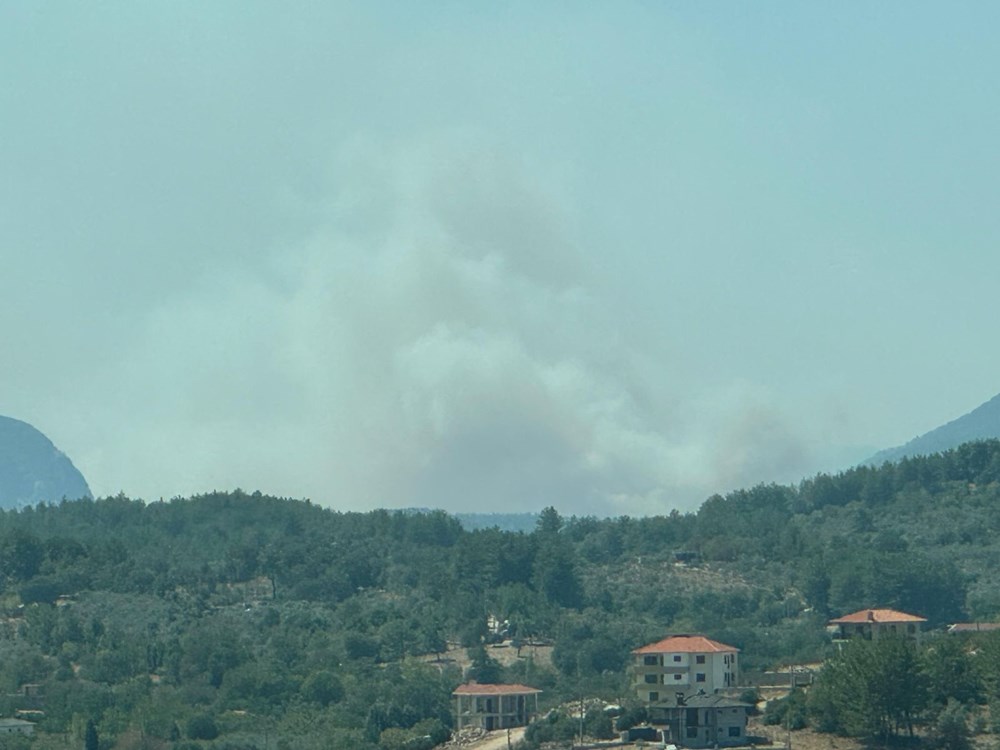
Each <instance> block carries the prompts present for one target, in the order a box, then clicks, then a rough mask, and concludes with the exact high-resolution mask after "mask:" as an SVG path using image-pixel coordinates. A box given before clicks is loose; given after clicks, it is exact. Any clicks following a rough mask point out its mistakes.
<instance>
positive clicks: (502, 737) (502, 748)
mask: <svg viewBox="0 0 1000 750" xmlns="http://www.w3.org/2000/svg"><path fill="white" fill-rule="evenodd" d="M522 737H524V727H517V728H516V729H511V730H510V744H511V746H514V745H516V744H517V743H518V742H519V741H520V740H521V738H522ZM462 750H507V730H506V729H501V730H499V731H496V732H490V733H489V734H487V735H486V736H485V737H483V738H482V739H481V740H479V741H478V742H475V743H474V744H472V745H463V746H462Z"/></svg>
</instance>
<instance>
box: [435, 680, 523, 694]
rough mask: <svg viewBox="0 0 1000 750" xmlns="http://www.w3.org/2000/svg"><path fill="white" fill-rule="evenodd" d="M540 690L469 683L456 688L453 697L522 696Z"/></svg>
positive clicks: (516, 686) (520, 686)
mask: <svg viewBox="0 0 1000 750" xmlns="http://www.w3.org/2000/svg"><path fill="white" fill-rule="evenodd" d="M540 692H542V691H541V690H539V689H538V688H533V687H528V686H527V685H516V684H515V685H485V684H480V683H478V682H469V683H466V684H465V685H459V686H458V687H457V688H455V692H453V693H452V695H521V694H524V693H540Z"/></svg>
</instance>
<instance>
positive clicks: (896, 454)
mask: <svg viewBox="0 0 1000 750" xmlns="http://www.w3.org/2000/svg"><path fill="white" fill-rule="evenodd" d="M991 438H1000V394H997V395H996V396H994V397H993V398H991V399H990V400H989V401H986V402H985V403H983V404H980V405H979V406H977V407H976V408H975V409H973V410H972V411H970V412H968V413H967V414H963V415H962V416H960V417H957V418H956V419H953V420H951V421H950V422H946V423H945V424H943V425H941V426H940V427H935V428H934V429H933V430H930V431H929V432H925V433H924V434H923V435H918V436H917V437H915V438H913V439H912V440H910V441H909V442H906V443H904V444H903V445H898V446H896V447H894V448H886V449H884V450H881V451H879V452H878V453H876V454H874V455H873V456H872V457H871V458H869V459H867V460H866V461H864V462H863V463H864V464H866V465H875V466H878V465H881V464H883V463H885V462H886V461H898V460H900V459H902V458H906V457H910V456H927V455H930V454H932V453H940V452H942V451H946V450H949V449H951V448H957V447H958V446H959V445H961V444H962V443H968V442H972V441H974V440H989V439H991Z"/></svg>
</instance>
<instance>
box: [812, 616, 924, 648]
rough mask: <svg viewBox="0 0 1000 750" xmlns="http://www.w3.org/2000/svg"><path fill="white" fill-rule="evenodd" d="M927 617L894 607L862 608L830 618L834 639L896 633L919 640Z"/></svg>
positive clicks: (875, 637)
mask: <svg viewBox="0 0 1000 750" xmlns="http://www.w3.org/2000/svg"><path fill="white" fill-rule="evenodd" d="M925 622H927V618H925V617H919V616H917V615H910V614H907V613H906V612H899V611H897V610H895V609H862V610H859V611H857V612H852V613H851V614H849V615H844V616H843V617H838V618H836V619H835V620H830V622H829V626H830V628H831V629H833V631H834V633H833V638H834V640H844V641H846V640H848V639H850V638H864V639H865V640H868V641H872V640H878V639H879V638H880V637H885V636H890V635H898V636H903V637H905V638H911V639H913V640H915V641H917V642H919V641H920V629H921V625H923V623H925Z"/></svg>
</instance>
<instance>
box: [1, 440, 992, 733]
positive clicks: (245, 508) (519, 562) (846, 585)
mask: <svg viewBox="0 0 1000 750" xmlns="http://www.w3.org/2000/svg"><path fill="white" fill-rule="evenodd" d="M998 511H1000V442H998V441H983V442H976V443H970V444H966V445H963V446H961V447H960V448H957V449H954V450H951V451H947V452H945V453H942V454H937V455H934V456H930V457H926V458H908V459H903V460H902V461H900V462H898V463H895V464H885V465H883V466H881V467H878V468H874V467H858V468H854V469H851V470H849V471H845V472H842V473H840V474H835V475H825V474H823V475H818V476H816V477H813V478H810V479H808V480H806V481H803V482H801V483H800V484H799V485H797V486H790V485H774V484H771V485H760V486H757V487H753V488H750V489H745V490H740V491H737V492H733V493H730V494H728V495H726V496H713V497H711V498H709V499H707V500H706V501H705V502H704V503H703V505H702V506H701V507H700V508H699V510H698V511H697V512H694V513H679V512H677V511H673V512H670V513H669V514H667V515H662V516H655V517H646V518H628V517H622V518H612V519H600V518H593V517H562V516H561V515H560V514H559V513H558V512H557V511H556V510H555V509H553V508H547V509H545V510H544V511H543V512H542V513H541V514H540V516H539V518H538V522H537V525H536V527H535V528H534V530H532V531H531V532H528V533H524V532H505V531H500V530H499V529H496V528H493V529H476V530H471V531H470V530H465V529H463V527H462V525H461V524H460V523H459V521H458V520H457V519H456V518H454V517H452V516H449V515H448V514H446V513H444V512H441V511H433V512H402V511H395V512H393V511H385V510H377V511H372V512H368V513H351V512H338V511H336V510H331V509H326V508H321V507H318V506H317V505H314V504H312V503H310V502H309V501H303V500H292V499H284V498H276V497H269V496H264V495H261V494H260V493H247V492H243V491H240V490H234V491H231V492H213V493H210V494H205V495H199V496H196V497H191V498H174V499H173V500H171V501H169V502H162V501H161V502H150V503H147V502H143V501H142V500H137V499H130V498H128V497H125V496H122V495H119V496H117V497H108V498H103V499H99V500H89V499H84V500H75V501H64V502H62V503H59V504H52V505H47V504H41V505H37V506H33V507H26V508H24V509H21V510H19V511H7V512H3V513H2V514H0V716H4V717H9V716H13V715H15V713H16V712H21V713H20V714H19V715H23V716H31V717H33V718H32V720H35V721H37V732H36V736H35V737H34V738H30V739H28V738H10V739H7V740H5V742H6V743H7V744H6V745H5V746H6V747H21V746H22V745H23V746H24V747H32V748H35V749H36V750H47V748H65V747H81V748H82V747H87V750H91V748H94V747H99V748H106V749H109V750H110V749H111V748H120V749H122V750H127V749H129V748H156V749H166V748H171V749H173V750H194V749H195V748H228V749H230V750H245V749H246V750H248V749H250V748H254V749H258V750H260V749H263V748H288V749H291V748H296V749H299V748H301V749H303V750H309V749H310V748H317V749H319V748H324V749H326V748H334V749H337V748H343V749H344V750H347V749H350V750H376V749H379V750H396V749H400V750H401V749H402V748H408V749H409V750H425V749H426V748H430V747H433V746H434V745H435V744H439V743H441V742H442V741H444V740H445V739H447V737H448V735H449V733H450V729H451V725H452V717H451V698H450V696H451V692H452V690H454V688H455V687H456V686H457V685H458V684H460V682H462V681H464V680H465V679H468V678H469V677H470V676H471V677H474V678H476V679H478V680H479V681H481V682H488V681H511V682H522V683H526V684H530V685H533V686H535V687H538V688H541V689H542V690H543V691H544V693H543V695H542V702H543V704H544V706H545V707H549V706H555V705H558V704H559V703H561V702H563V701H565V700H568V699H570V698H573V697H579V696H581V695H587V696H593V697H602V698H605V699H608V700H614V701H617V702H620V703H622V704H624V705H625V706H626V707H629V701H630V698H629V693H630V691H629V689H628V676H627V669H628V662H629V654H630V651H631V650H632V649H634V648H636V647H638V646H641V645H643V644H644V643H648V642H651V641H654V640H657V639H659V638H662V637H663V636H664V635H665V634H666V633H670V632H698V633H705V634H708V635H709V636H710V637H712V638H714V639H716V640H719V641H722V642H725V643H729V644H732V645H735V646H737V647H739V648H740V649H741V650H742V653H741V665H742V668H743V669H744V670H755V669H757V670H763V669H768V668H772V667H775V666H777V665H782V664H784V665H787V664H789V663H805V662H820V661H823V660H824V659H826V660H827V662H826V666H824V667H823V669H822V670H821V671H820V675H819V679H818V681H817V683H816V685H814V686H813V688H812V689H811V690H810V692H809V695H808V696H806V695H799V694H795V693H793V694H792V695H791V696H790V697H789V698H788V699H786V700H785V701H783V702H781V703H779V704H776V705H775V706H774V708H773V711H772V714H773V715H772V716H770V717H768V718H769V719H770V720H783V721H788V722H790V723H791V722H792V721H793V717H794V723H795V724H796V725H799V726H801V725H802V724H804V723H807V722H808V723H810V724H811V725H813V726H814V727H816V728H818V729H820V730H822V731H832V732H841V733H845V734H854V735H858V736H873V737H879V736H881V737H883V738H886V739H888V738H890V737H896V736H907V735H908V734H909V733H910V732H911V731H912V729H913V727H914V726H919V727H925V728H929V729H927V732H931V731H932V730H933V732H934V733H935V734H934V736H935V737H944V736H946V733H947V732H948V731H949V726H950V727H951V730H952V731H953V733H954V732H957V731H958V729H956V727H958V726H959V724H961V726H962V727H968V726H971V724H972V719H971V718H969V719H968V721H966V717H967V716H969V717H971V716H973V714H975V713H976V710H977V709H976V708H975V707H977V706H979V707H984V706H988V705H990V704H991V703H992V702H994V701H996V700H997V699H998V698H1000V686H998V684H997V678H996V674H997V673H1000V640H996V641H994V639H992V637H991V635H992V634H989V635H987V634H982V635H981V636H980V637H979V639H978V640H977V641H976V642H975V643H973V642H971V641H960V640H956V639H953V638H946V637H944V636H940V637H937V638H935V637H934V633H933V632H932V633H931V634H930V635H929V636H928V638H927V639H926V643H925V645H924V646H922V647H921V648H920V649H916V648H915V647H913V646H911V645H908V644H896V646H893V645H892V644H875V645H874V646H873V645H872V644H859V645H858V646H857V647H855V646H854V645H853V644H852V646H851V647H850V648H845V649H842V650H838V649H836V648H834V647H833V645H832V644H831V642H830V640H829V636H828V634H827V632H826V630H825V625H826V622H827V620H828V619H829V618H830V617H831V616H836V615H839V614H842V613H846V612H851V611H854V610H858V609H862V608H866V607H872V606H879V607H891V608H895V609H900V610H903V611H906V612H912V613H915V614H919V615H922V616H923V617H926V618H927V619H928V623H927V629H929V630H931V631H934V630H935V629H937V630H940V629H942V628H943V626H945V625H946V624H948V623H952V622H959V621H968V620H978V621H989V620H992V619H994V618H1000V579H998V578H997V576H996V575H994V572H995V571H996V570H997V568H998V563H1000V536H998V534H997V531H998V530H1000V512H998ZM489 616H494V617H495V618H497V619H500V620H504V621H507V623H508V625H507V629H506V633H505V634H504V637H506V638H507V639H509V647H510V648H516V649H518V651H519V653H520V649H521V648H523V647H524V646H525V645H526V644H540V643H545V644H551V645H552V646H553V649H552V652H551V664H549V663H537V662H536V661H535V660H534V659H532V658H531V657H530V650H526V651H525V654H526V656H525V657H524V658H520V659H517V660H515V661H514V662H513V664H512V665H510V666H506V667H502V666H500V665H499V664H498V663H497V662H496V661H495V660H494V659H493V658H492V657H491V649H489V648H487V646H489V644H490V643H491V641H493V640H496V639H497V638H499V637H500V636H496V635H494V634H492V633H490V632H489V631H488V629H487V618H488V617H489ZM998 638H1000V636H998ZM449 644H452V645H455V644H457V645H460V646H461V647H462V648H464V649H468V656H469V658H471V660H472V673H471V675H469V674H466V675H463V674H461V670H460V669H459V668H458V667H457V666H455V664H454V662H449V661H445V660H441V659H439V658H436V657H437V656H438V655H440V654H442V653H444V652H445V651H446V650H447V649H448V648H449ZM894 647H895V648H896V651H892V648H894ZM864 648H869V649H872V648H876V649H878V650H877V652H873V653H862V649H864ZM973 651H975V652H976V654H977V655H978V656H977V658H973V656H972V652H973ZM931 654H933V655H935V656H933V658H932V657H931V656H929V655H931ZM944 657H947V660H945V658H944ZM852 660H853V661H852ZM942 663H947V664H948V665H949V666H948V667H947V668H943V667H941V664H942ZM877 664H884V665H886V666H885V667H884V670H883V672H879V673H878V674H877V675H875V676H874V677H872V676H871V675H869V679H867V681H866V682H864V684H863V685H862V686H861V687H859V685H858V684H855V683H852V682H851V681H852V680H858V679H860V678H859V677H858V675H859V674H860V673H861V672H859V670H860V666H858V665H865V668H866V669H868V670H869V672H870V671H871V669H874V667H872V665H877ZM852 665H853V666H852ZM986 665H997V669H992V671H991V669H987V668H986ZM885 670H889V672H886V671H885ZM892 670H896V671H892ZM900 670H902V671H900ZM862 671H863V670H862ZM889 673H891V674H893V675H896V677H893V678H892V679H893V680H897V679H898V675H899V674H903V675H908V677H906V679H905V683H906V684H907V685H908V686H910V687H911V688H912V690H913V694H912V695H907V696H903V697H899V696H895V697H893V698H892V701H895V702H892V705H889V706H888V707H884V708H882V709H879V713H878V716H877V717H875V718H873V717H872V716H870V715H868V713H871V711H868V710H867V709H866V710H862V711H859V710H858V709H857V707H856V706H854V705H853V704H852V699H851V698H850V696H852V695H856V693H857V691H858V690H861V689H862V688H864V689H865V690H868V691H869V692H870V693H872V692H873V691H874V693H878V691H879V688H878V687H877V686H878V684H879V683H878V679H884V678H885V674H889ZM865 674H868V673H865ZM892 684H896V683H895V682H892ZM873 685H874V686H875V687H872V686H873ZM879 694H881V693H879ZM897 698H898V700H896V699H897ZM890 702H891V701H890ZM866 705H867V706H870V703H869V704H866ZM873 710H874V709H873ZM970 711H971V712H972V713H968V712H970ZM981 715H982V716H988V711H985V709H984V710H983V712H982V713H981ZM997 715H998V716H1000V712H998V714H997ZM775 717H777V718H776V719H775ZM949 722H951V723H950V724H949ZM988 728H989V727H987V729H988ZM959 734H961V733H959ZM956 736H958V735H956ZM961 736H962V737H964V736H965V735H964V734H961ZM956 741H958V740H956Z"/></svg>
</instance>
